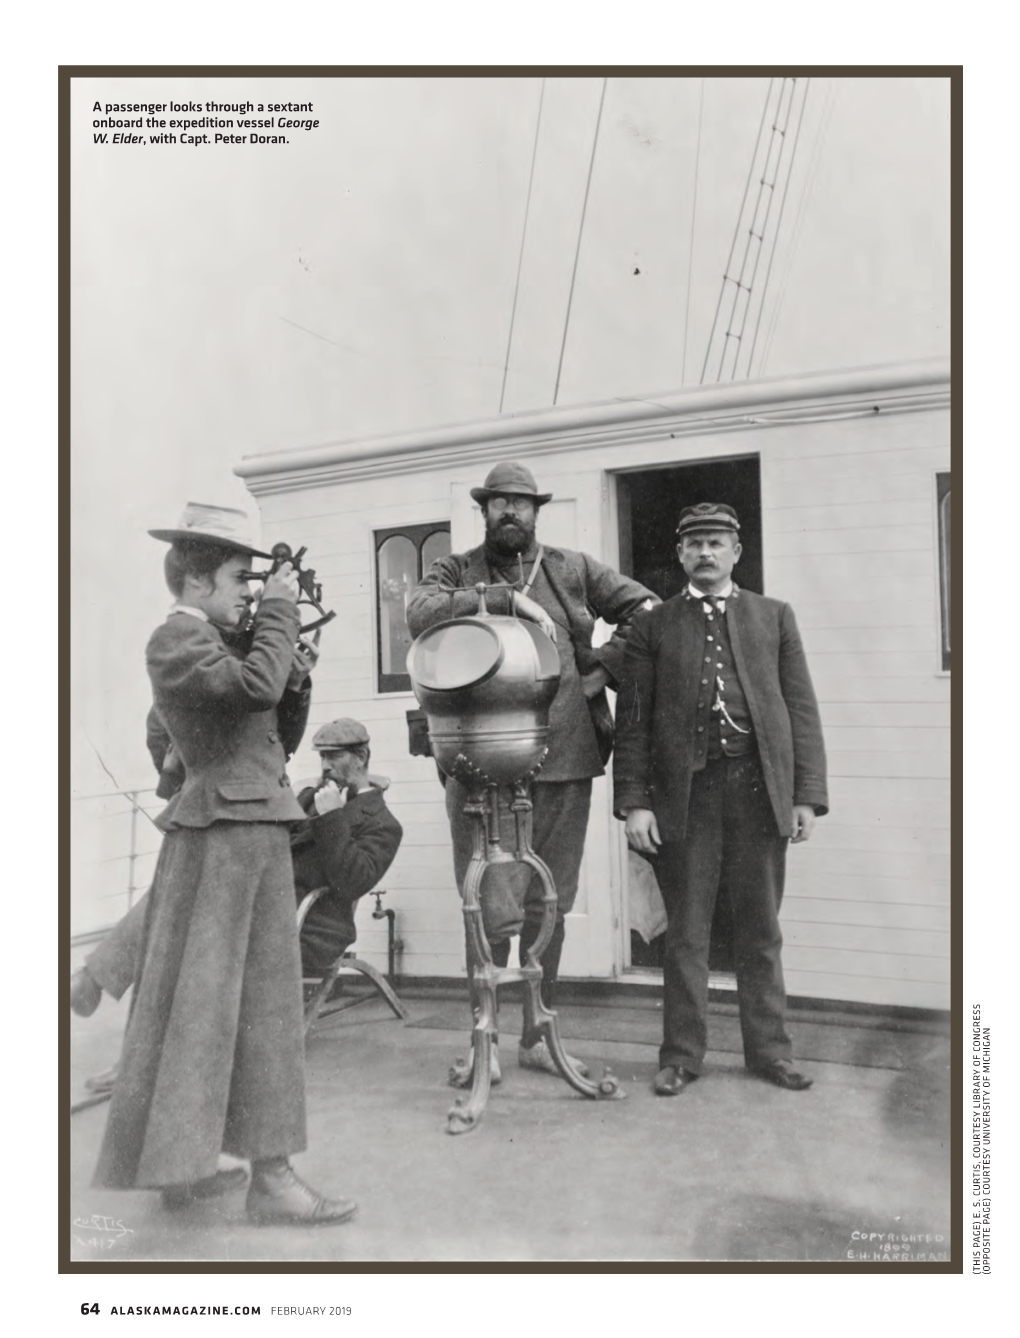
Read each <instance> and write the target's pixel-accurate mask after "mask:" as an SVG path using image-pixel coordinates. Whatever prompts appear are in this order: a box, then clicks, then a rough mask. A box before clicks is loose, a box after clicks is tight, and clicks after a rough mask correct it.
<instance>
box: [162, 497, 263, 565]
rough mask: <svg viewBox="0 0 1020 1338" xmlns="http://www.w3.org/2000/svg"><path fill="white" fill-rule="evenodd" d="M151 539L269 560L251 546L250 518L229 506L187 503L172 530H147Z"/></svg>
mask: <svg viewBox="0 0 1020 1338" xmlns="http://www.w3.org/2000/svg"><path fill="white" fill-rule="evenodd" d="M149 533H150V534H151V535H152V537H153V538H154V539H162V540H163V542H164V543H168V544H173V543H177V542H178V541H179V540H181V539H190V540H192V541H198V542H200V543H204V544H214V545H215V546H216V547H218V548H225V549H227V550H228V551H230V552H233V553H250V554H251V555H252V556H253V557H262V558H269V559H270V561H272V555H271V554H270V553H263V552H261V551H260V550H259V549H258V548H256V547H255V545H254V543H253V542H252V538H253V534H254V531H253V529H252V523H251V519H250V517H249V516H248V515H247V514H246V513H245V512H244V511H238V510H237V508H236V507H232V506H210V505H208V504H207V503H205V502H189V503H188V504H187V506H186V507H185V508H184V512H183V514H182V515H181V519H180V523H179V524H178V526H177V528H176V529H175V530H150V531H149Z"/></svg>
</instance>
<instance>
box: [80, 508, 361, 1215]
mask: <svg viewBox="0 0 1020 1338" xmlns="http://www.w3.org/2000/svg"><path fill="white" fill-rule="evenodd" d="M150 533H151V534H152V535H153V536H154V537H155V538H157V539H161V540H163V541H165V542H167V543H169V544H170V548H169V550H168V552H167V555H166V558H165V561H164V572H165V576H166V582H167V585H168V587H169V589H170V591H171V593H172V594H173V595H174V596H175V601H176V602H175V604H174V606H173V608H172V609H171V611H170V615H169V616H168V618H167V619H166V621H165V622H164V623H163V624H162V625H161V626H160V627H158V628H157V629H156V631H155V632H154V633H153V635H152V637H151V638H150V640H149V644H148V646H147V647H146V664H147V668H148V671H149V677H150V679H151V682H152V691H153V703H154V709H155V711H156V713H157V715H158V718H159V719H160V720H161V721H162V722H163V723H164V725H165V727H166V730H167V732H168V734H169V736H170V739H171V741H172V744H173V748H174V750H175V752H176V754H177V755H178V757H179V759H180V762H181V764H182V766H183V773H184V774H183V783H182V784H181V786H180V788H179V789H178V790H177V792H176V794H175V795H174V797H173V798H172V799H171V801H170V803H169V805H168V806H167V808H166V809H165V810H164V811H163V812H162V813H161V814H160V816H159V819H158V820H157V821H158V825H159V826H160V827H161V828H162V830H163V831H164V833H165V835H164V839H163V845H162V848H161V850H160V854H159V861H158V863H157V867H156V873H155V878H154V882H153V887H152V890H151V894H150V896H149V898H148V901H149V906H148V911H147V915H146V924H145V947H144V951H143V955H142V960H141V970H140V975H139V978H138V982H137V986H136V990H135V997H134V1001H133V1006H132V1011H131V1017H130V1020H129V1022H128V1029H127V1034H126V1036H125V1040H124V1048H123V1051H122V1057H121V1065H120V1072H119V1076H118V1078H117V1081H116V1084H115V1086H114V1090H113V1097H112V1101H111V1106H110V1114H109V1119H108V1121H107V1126H106V1133H105V1136H104V1139H103V1146H102V1150H101V1152H100V1158H99V1165H98V1168H97V1170H96V1175H95V1183H96V1184H97V1185H102V1186H106V1187H109V1188H121V1189H128V1188H133V1189H143V1188H158V1189H161V1190H163V1194H164V1200H165V1201H166V1202H167V1204H168V1205H174V1204H177V1203H179V1202H181V1201H182V1200H187V1199H189V1198H192V1197H194V1198H200V1197H205V1196H206V1195H207V1194H209V1193H215V1192H217V1189H218V1188H219V1187H220V1186H221V1184H222V1187H223V1188H229V1187H231V1184H232V1182H233V1179H234V1178H236V1176H237V1173H236V1172H226V1173H224V1172H217V1162H218V1158H219V1155H220V1153H221V1152H225V1153H227V1154H229V1155H231V1156H234V1157H238V1158H242V1159H244V1160H246V1161H249V1162H250V1163H251V1185H250V1187H249V1190H248V1199H247V1209H248V1214H249V1216H250V1217H252V1218H253V1219H254V1220H255V1221H259V1222H275V1223H288V1222H294V1223H302V1224H318V1223H325V1222H341V1221H344V1220H346V1219H347V1218H348V1217H350V1216H351V1215H352V1214H353V1213H354V1211H355V1209H356V1205H355V1204H354V1203H353V1202H350V1201H349V1200H344V1199H335V1200H331V1199H326V1198H323V1197H322V1196H321V1195H319V1194H317V1193H316V1192H315V1191H314V1190H312V1189H311V1188H310V1187H309V1186H308V1185H306V1184H305V1183H304V1182H303V1181H302V1180H301V1179H300V1178H299V1177H298V1176H297V1175H296V1174H295V1172H294V1170H293V1168H292V1167H291V1165H290V1160H289V1159H290V1156H291V1155H292V1154H293V1153H295V1152H300V1151H302V1150H303V1149H304V1147H305V1101H304V1048H303V1028H302V1001H301V966H300V959H299V955H298V939H297V927H296V922H295V915H294V880H293V874H292V870H291V858H290V845H289V826H290V824H291V823H292V822H294V821H300V820H302V819H303V818H304V816H305V815H304V812H303V810H302V809H301V808H300V806H299V805H298V803H297V801H296V799H295V797H294V794H293V792H292V790H291V788H290V782H289V780H288V777H287V773H286V758H287V748H286V747H285V744H284V742H283V741H282V740H281V718H280V713H279V708H280V705H281V702H282V700H283V698H284V695H285V694H286V693H287V692H288V690H295V689H297V690H301V689H303V687H304V685H305V680H306V679H307V672H308V665H307V662H306V661H305V660H304V659H303V658H302V657H300V656H297V658H296V646H297V641H298V631H299V621H300V620H299V615H298V607H297V599H298V579H297V574H296V572H295V571H294V570H293V568H292V566H291V564H290V563H283V564H282V565H281V566H280V567H279V569H278V570H277V571H276V572H275V573H274V574H273V575H271V576H269V577H268V578H267V579H266V581H265V586H264V590H263V594H262V599H261V601H260V602H259V606H258V611H257V613H256V616H255V621H254V627H253V629H252V631H251V635H250V639H247V640H246V641H245V644H244V645H243V647H242V648H241V653H237V648H236V647H235V648H232V647H231V646H229V645H228V644H227V638H229V637H230V636H231V634H232V632H233V630H234V629H236V628H237V626H238V624H239V623H240V622H242V621H244V620H246V618H247V616H248V613H249V610H250V605H251V603H252V596H251V593H250V587H249V579H250V572H249V571H248V567H249V565H250V561H251V558H252V556H258V557H266V556H267V555H266V554H264V553H259V552H258V550H257V549H256V548H255V546H254V544H253V543H252V542H251V538H250V536H249V534H248V524H247V517H246V516H245V515H244V513H243V512H240V511H236V510H234V509H232V508H226V507H212V506H205V505H202V504H197V503H189V504H188V506H187V507H186V509H185V512H184V515H183V517H182V519H181V523H180V525H179V526H178V527H177V528H176V529H172V530H152V531H150ZM241 1178H242V1179H243V1178H246V1177H244V1176H243V1174H242V1176H241Z"/></svg>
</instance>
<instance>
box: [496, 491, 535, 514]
mask: <svg viewBox="0 0 1020 1338" xmlns="http://www.w3.org/2000/svg"><path fill="white" fill-rule="evenodd" d="M489 505H490V506H491V507H492V509H493V511H495V513H496V514H497V516H498V515H501V514H502V513H503V512H504V511H505V510H506V509H507V507H510V508H512V510H514V511H517V512H518V513H519V512H521V511H528V510H532V509H534V506H535V499H534V498H533V497H521V496H519V495H518V494H516V493H512V494H511V495H510V496H509V497H504V496H503V495H502V494H501V493H498V492H497V493H493V494H492V496H491V497H490V498H489Z"/></svg>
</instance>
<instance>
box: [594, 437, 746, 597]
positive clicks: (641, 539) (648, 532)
mask: <svg viewBox="0 0 1020 1338" xmlns="http://www.w3.org/2000/svg"><path fill="white" fill-rule="evenodd" d="M616 490H617V491H616V496H617V507H618V510H619V516H620V570H621V571H622V572H623V573H624V574H625V575H626V576H633V577H634V579H635V580H637V581H640V582H641V584H642V585H646V586H647V587H648V588H649V590H654V591H655V593H656V594H657V595H658V596H659V597H660V598H661V599H669V598H670V597H671V596H672V595H677V594H679V593H680V591H681V590H682V589H683V587H684V582H685V577H684V573H683V568H682V567H681V566H680V564H679V562H678V561H677V557H676V525H677V521H678V520H679V519H680V512H681V510H682V509H683V508H684V507H685V506H695V505H697V503H698V502H725V503H726V504H727V505H728V506H732V507H733V509H734V510H735V511H736V513H737V515H738V517H739V518H740V544H741V548H742V549H743V552H742V553H741V555H740V561H739V563H738V564H737V568H736V571H735V572H734V573H733V575H734V579H735V580H736V582H737V584H738V585H741V586H743V587H744V589H745V590H753V591H754V592H755V594H758V595H761V594H764V593H765V591H764V588H763V584H762V549H761V468H760V465H759V460H758V456H757V455H742V456H738V457H737V458H736V459H730V460H698V461H696V462H695V463H693V464H689V465H670V466H668V468H666V469H642V470H640V471H635V472H634V473H627V474H618V475H617V479H616Z"/></svg>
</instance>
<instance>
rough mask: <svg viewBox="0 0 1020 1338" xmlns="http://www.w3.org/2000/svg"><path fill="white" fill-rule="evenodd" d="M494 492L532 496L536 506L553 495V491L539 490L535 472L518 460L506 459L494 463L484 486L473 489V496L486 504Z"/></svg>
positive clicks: (482, 503)
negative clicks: (496, 463)
mask: <svg viewBox="0 0 1020 1338" xmlns="http://www.w3.org/2000/svg"><path fill="white" fill-rule="evenodd" d="M493 493H509V494H512V495H513V496H515V497H530V498H531V499H532V501H533V502H534V503H535V505H536V506H543V505H544V504H545V503H546V502H548V501H549V500H550V499H551V497H552V493H551V492H539V491H538V484H537V483H536V482H535V476H534V474H533V473H532V472H531V470H530V469H528V468H527V466H526V465H522V464H521V463H520V462H519V461H517V460H504V461H502V462H501V463H500V464H498V465H493V467H492V468H491V469H490V470H489V477H488V478H487V479H486V480H485V483H484V484H483V486H482V487H481V488H472V489H471V496H472V497H473V498H474V499H475V501H476V502H478V504H479V505H480V506H484V505H485V503H486V502H487V501H488V500H489V498H490V497H491V496H492V494H493Z"/></svg>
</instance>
